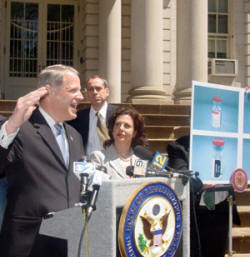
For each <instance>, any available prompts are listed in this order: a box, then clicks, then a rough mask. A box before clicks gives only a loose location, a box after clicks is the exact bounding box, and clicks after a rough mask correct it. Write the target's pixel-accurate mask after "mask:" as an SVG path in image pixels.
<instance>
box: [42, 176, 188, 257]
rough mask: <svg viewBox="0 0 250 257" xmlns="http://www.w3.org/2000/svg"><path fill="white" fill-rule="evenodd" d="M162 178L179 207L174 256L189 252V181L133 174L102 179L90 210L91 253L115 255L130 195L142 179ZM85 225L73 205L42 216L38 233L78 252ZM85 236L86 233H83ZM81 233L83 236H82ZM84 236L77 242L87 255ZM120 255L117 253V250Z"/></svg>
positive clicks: (184, 256)
mask: <svg viewBox="0 0 250 257" xmlns="http://www.w3.org/2000/svg"><path fill="white" fill-rule="evenodd" d="M155 181H159V182H163V183H166V184H167V185H168V186H169V187H171V188H172V189H173V190H174V192H175V194H176V195H177V197H178V199H179V201H180V204H181V207H182V224H183V225H182V238H181V242H180V244H179V246H178V249H177V251H176V254H175V256H177V257H189V256H190V236H189V234H190V223H189V217H190V215H189V182H187V183H186V184H183V182H182V179H181V178H161V177H154V178H135V179H134V178H133V179H124V180H111V181H106V182H103V184H102V186H101V188H100V192H99V196H98V200H97V204H96V208H97V209H96V211H94V212H93V214H92V217H91V219H90V221H89V222H88V224H87V227H88V248H89V255H90V256H98V257H116V256H117V252H119V250H118V244H117V231H118V229H117V220H118V218H119V214H120V213H121V210H122V208H123V206H124V205H125V204H126V202H127V199H128V198H129V196H130V195H131V194H132V193H133V192H134V191H135V190H136V189H137V188H138V187H139V186H141V185H142V184H143V183H146V182H155ZM83 227H84V220H83V215H82V210H81V208H80V207H73V208H70V209H66V210H62V211H59V212H57V213H55V215H54V217H52V218H48V219H44V220H43V222H42V224H41V228H40V232H39V233H40V234H42V235H47V236H52V237H57V238H62V239H67V241H68V257H77V256H78V245H79V240H80V235H81V232H82V229H83ZM85 236H86V235H85ZM85 236H84V237H85ZM85 251H86V245H85V238H84V239H83V240H82V244H81V246H80V256H86V252H85ZM118 256H119V254H118Z"/></svg>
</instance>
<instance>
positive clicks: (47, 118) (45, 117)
mask: <svg viewBox="0 0 250 257" xmlns="http://www.w3.org/2000/svg"><path fill="white" fill-rule="evenodd" d="M38 108H39V111H40V112H41V114H42V116H43V117H44V119H45V120H46V122H47V123H48V125H49V126H50V128H52V129H54V125H55V124H56V122H55V121H54V120H53V118H52V117H51V116H50V115H49V114H48V113H47V112H46V111H45V110H44V109H43V108H42V107H41V106H39V107H38ZM59 124H61V125H63V124H62V123H59Z"/></svg>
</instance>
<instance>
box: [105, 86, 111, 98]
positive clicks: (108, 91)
mask: <svg viewBox="0 0 250 257" xmlns="http://www.w3.org/2000/svg"><path fill="white" fill-rule="evenodd" d="M105 90H106V94H107V96H109V93H110V90H109V87H106V88H105Z"/></svg>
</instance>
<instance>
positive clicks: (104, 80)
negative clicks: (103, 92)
mask: <svg viewBox="0 0 250 257" xmlns="http://www.w3.org/2000/svg"><path fill="white" fill-rule="evenodd" d="M91 79H101V80H102V82H103V85H104V88H108V87H109V86H108V81H107V80H106V79H105V78H103V77H101V76H100V75H93V76H91V77H89V78H88V79H87V81H86V83H85V88H86V89H87V87H88V85H89V81H90V80H91Z"/></svg>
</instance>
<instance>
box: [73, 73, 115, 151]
mask: <svg viewBox="0 0 250 257" xmlns="http://www.w3.org/2000/svg"><path fill="white" fill-rule="evenodd" d="M109 93H110V90H109V87H108V83H107V81H106V80H105V79H103V78H102V77H100V76H99V75H94V76H92V77H90V78H89V79H88V80H87V82H86V97H87V99H88V100H89V102H90V103H91V107H89V108H87V109H84V110H80V111H79V112H78V113H77V118H76V119H75V120H72V121H70V125H72V126H73V127H74V128H75V129H76V130H77V131H78V132H79V133H80V134H81V135H82V139H83V145H84V149H86V153H87V155H89V154H90V153H91V152H93V151H95V150H101V149H102V148H103V145H102V142H101V140H100V138H99V136H98V134H97V129H96V126H97V116H96V113H97V112H99V113H100V114H101V116H102V118H103V120H104V122H105V123H106V124H107V122H108V119H109V117H110V116H111V114H112V112H113V111H114V110H115V109H116V108H117V107H116V106H115V105H111V104H108V103H107V98H108V96H109Z"/></svg>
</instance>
